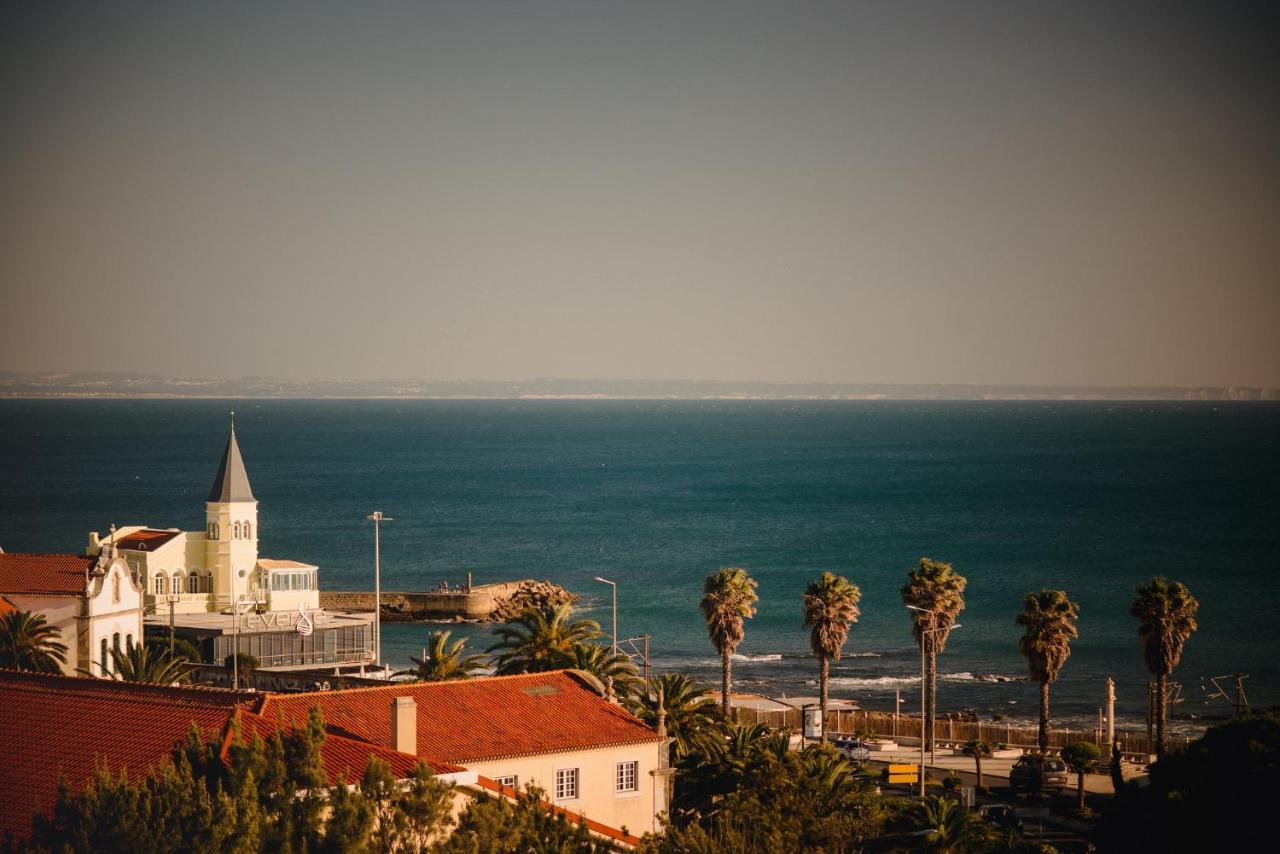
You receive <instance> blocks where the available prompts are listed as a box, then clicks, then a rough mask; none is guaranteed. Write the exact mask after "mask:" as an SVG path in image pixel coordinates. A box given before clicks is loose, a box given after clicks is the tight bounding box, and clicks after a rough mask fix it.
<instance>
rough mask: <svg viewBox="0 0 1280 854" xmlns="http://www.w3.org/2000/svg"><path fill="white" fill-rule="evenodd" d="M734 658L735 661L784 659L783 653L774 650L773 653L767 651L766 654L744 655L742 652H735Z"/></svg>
mask: <svg viewBox="0 0 1280 854" xmlns="http://www.w3.org/2000/svg"><path fill="white" fill-rule="evenodd" d="M733 660H734V661H782V653H780V652H773V653H765V654H764V655H743V654H742V653H737V652H735V653H734V654H733Z"/></svg>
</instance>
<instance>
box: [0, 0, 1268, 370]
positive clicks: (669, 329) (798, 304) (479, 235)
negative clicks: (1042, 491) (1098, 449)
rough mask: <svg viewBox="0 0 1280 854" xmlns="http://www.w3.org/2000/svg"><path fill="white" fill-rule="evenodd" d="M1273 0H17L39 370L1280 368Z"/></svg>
mask: <svg viewBox="0 0 1280 854" xmlns="http://www.w3.org/2000/svg"><path fill="white" fill-rule="evenodd" d="M1276 9H1277V7H1276V6H1275V4H1270V6H1269V5H1268V4H1258V5H1257V6H1254V5H1252V4H1248V3H1217V2H1212V3H1202V4H1184V3H1179V2H1158V3H1116V2H1106V3H1087V2H1073V3H1038V2H1006V3H985V2H964V3H942V2H935V3H916V2H885V3H854V2H830V3H818V2H812V3H808V2H769V3H755V2H748V0H733V2H724V3H714V2H696V3H690V2H672V3H665V2H653V1H649V2H624V0H591V2H580V3H567V2H532V0H524V2H510V3H489V2H481V1H480V0H465V2H456V3H443V2H425V0H424V2H403V3H377V2H367V3H365V2H362V3H350V2H344V3H326V2H308V3H276V2H263V0H258V2H245V3H226V2H224V3H197V2H184V3H172V2H164V3H154V4H151V3H126V2H117V3H110V4H106V3H73V2H64V3H48V2H30V3H28V2H16V0H8V2H6V3H4V4H2V5H0V370H13V371H123V372H134V373H157V374H164V375H170V376H190V377H229V378H230V377H241V376H280V377H289V378H299V379H305V378H399V377H415V378H426V379H438V380H449V379H477V380H482V379H505V380H518V379H525V378H532V377H547V376H555V377H616V378H681V379H704V380H729V381H740V380H769V381H806V382H884V383H935V382H940V383H990V384H1044V385H1054V384H1093V385H1130V384H1136V385H1268V386H1280V336H1278V335H1277V330H1280V239H1278V238H1280V60H1278V59H1277V56H1280V52H1277V51H1276V50H1275V45H1276V44H1277V43H1280V13H1278V12H1277V11H1276Z"/></svg>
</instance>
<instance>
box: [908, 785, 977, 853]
mask: <svg viewBox="0 0 1280 854" xmlns="http://www.w3.org/2000/svg"><path fill="white" fill-rule="evenodd" d="M907 815H908V817H909V819H910V822H911V826H912V829H914V830H928V831H930V833H929V834H928V835H927V836H925V837H924V841H925V842H926V843H927V844H928V846H929V848H928V850H930V851H937V852H945V853H946V854H950V852H960V851H968V850H971V849H970V848H969V842H970V841H971V838H972V837H973V836H974V831H975V826H974V822H973V819H971V818H970V813H969V811H968V810H966V809H965V808H964V806H963V805H962V804H961V803H960V802H959V801H956V800H952V799H950V798H939V797H936V796H931V797H928V798H925V799H924V800H923V801H919V802H917V803H914V804H912V805H911V810H910V811H909V812H908V814H907Z"/></svg>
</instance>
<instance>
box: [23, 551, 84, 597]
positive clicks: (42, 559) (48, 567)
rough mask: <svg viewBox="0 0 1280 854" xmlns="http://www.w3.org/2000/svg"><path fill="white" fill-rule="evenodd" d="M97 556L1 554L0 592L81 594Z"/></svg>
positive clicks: (59, 594) (55, 594) (50, 594)
mask: <svg viewBox="0 0 1280 854" xmlns="http://www.w3.org/2000/svg"><path fill="white" fill-rule="evenodd" d="M97 560H98V557H97V555H74V554H28V553H25V552H3V553H0V593H30V594H37V595H44V596H79V595H80V594H81V593H83V592H84V579H85V573H86V572H87V571H88V570H89V569H90V568H91V567H92V566H93V565H94V563H95V562H97Z"/></svg>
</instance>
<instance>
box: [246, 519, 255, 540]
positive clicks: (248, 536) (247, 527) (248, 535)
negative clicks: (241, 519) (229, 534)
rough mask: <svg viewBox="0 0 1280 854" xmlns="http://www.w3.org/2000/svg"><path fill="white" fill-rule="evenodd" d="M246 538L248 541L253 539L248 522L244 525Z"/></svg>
mask: <svg viewBox="0 0 1280 854" xmlns="http://www.w3.org/2000/svg"><path fill="white" fill-rule="evenodd" d="M244 538H245V539H246V540H249V539H252V538H253V535H252V534H250V533H249V523H248V522H245V523H244Z"/></svg>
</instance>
